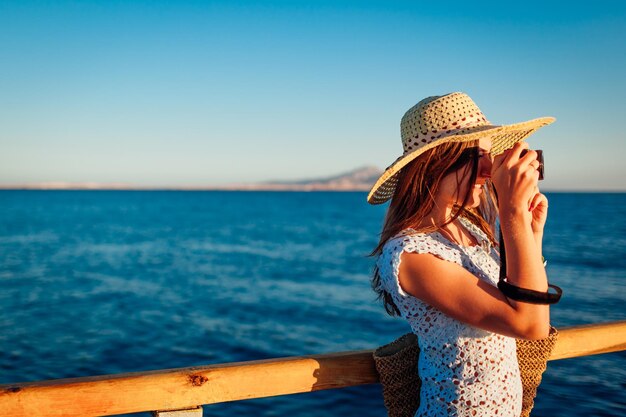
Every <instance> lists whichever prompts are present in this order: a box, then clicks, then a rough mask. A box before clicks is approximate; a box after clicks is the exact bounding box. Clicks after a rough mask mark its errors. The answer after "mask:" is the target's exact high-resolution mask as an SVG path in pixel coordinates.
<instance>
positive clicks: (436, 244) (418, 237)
mask: <svg viewBox="0 0 626 417" xmlns="http://www.w3.org/2000/svg"><path fill="white" fill-rule="evenodd" d="M403 252H411V253H430V254H432V255H435V256H437V257H438V258H440V259H443V260H445V261H449V262H454V263H456V264H459V265H462V260H461V254H460V253H459V251H458V250H456V249H455V248H453V247H451V246H449V244H448V243H447V242H445V241H444V239H442V238H441V236H440V235H439V234H438V233H432V234H428V235H427V234H423V233H417V234H406V235H404V236H400V237H397V238H394V239H390V240H389V242H387V244H385V246H384V248H383V253H382V254H381V257H380V258H379V261H378V268H379V272H380V275H381V284H382V285H383V286H384V289H385V290H387V291H388V292H390V293H391V294H398V295H399V296H401V297H403V298H404V297H408V296H410V294H408V293H407V292H406V291H404V289H403V288H402V287H401V286H400V281H399V280H398V273H399V270H400V262H401V255H402V253H403Z"/></svg>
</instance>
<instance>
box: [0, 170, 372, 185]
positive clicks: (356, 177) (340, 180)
mask: <svg viewBox="0 0 626 417" xmlns="http://www.w3.org/2000/svg"><path fill="white" fill-rule="evenodd" d="M381 174H382V171H381V170H380V169H378V168H376V167H373V166H366V167H362V168H358V169H355V170H353V171H350V172H346V173H343V174H339V175H335V176H332V177H325V178H316V179H307V180H295V181H267V182H256V183H240V184H229V185H217V186H211V185H207V186H175V187H172V186H137V185H133V184H125V183H95V182H82V183H78V182H76V183H71V182H42V183H36V184H32V183H31V184H11V185H0V189H33V190H276V191H325V190H328V191H369V190H370V188H372V185H374V182H376V180H377V179H378V177H379V176H380V175H381Z"/></svg>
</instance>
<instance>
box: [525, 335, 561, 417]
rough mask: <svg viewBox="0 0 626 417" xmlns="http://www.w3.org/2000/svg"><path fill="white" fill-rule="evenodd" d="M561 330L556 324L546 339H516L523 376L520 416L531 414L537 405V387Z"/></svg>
mask: <svg viewBox="0 0 626 417" xmlns="http://www.w3.org/2000/svg"><path fill="white" fill-rule="evenodd" d="M558 336H559V332H558V330H557V329H556V327H554V326H550V334H549V335H548V337H546V338H545V339H540V340H523V339H515V342H516V344H517V362H518V363H519V371H520V375H521V377H522V388H523V397H522V414H520V417H528V416H530V410H532V409H533V406H534V405H535V396H536V395H537V387H539V384H540V383H541V375H542V374H543V372H544V371H545V370H546V367H547V365H548V364H547V362H548V359H550V354H551V353H552V349H554V345H555V344H556V339H557V338H558Z"/></svg>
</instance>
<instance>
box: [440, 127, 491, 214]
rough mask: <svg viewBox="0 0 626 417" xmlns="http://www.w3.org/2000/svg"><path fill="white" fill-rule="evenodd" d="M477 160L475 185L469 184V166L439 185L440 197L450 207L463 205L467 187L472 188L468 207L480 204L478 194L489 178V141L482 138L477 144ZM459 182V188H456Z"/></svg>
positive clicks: (457, 171)
mask: <svg viewBox="0 0 626 417" xmlns="http://www.w3.org/2000/svg"><path fill="white" fill-rule="evenodd" d="M478 147H479V159H478V174H477V177H476V183H474V184H469V180H470V175H471V170H472V168H471V164H467V165H465V166H463V167H461V168H459V169H458V170H456V171H453V172H451V173H449V174H448V175H446V176H445V177H443V179H442V180H441V184H440V189H439V190H440V191H439V193H440V197H441V198H442V199H443V200H444V201H446V202H447V203H448V204H450V205H454V204H458V205H461V204H462V203H463V199H464V198H465V194H467V189H468V187H470V186H471V187H472V193H471V195H470V198H469V200H468V202H467V206H468V207H478V205H479V204H480V193H482V192H484V191H483V186H484V184H485V181H487V179H488V178H490V177H491V163H492V158H491V154H490V152H491V139H489V138H482V139H480V141H479V143H478ZM457 182H460V186H457Z"/></svg>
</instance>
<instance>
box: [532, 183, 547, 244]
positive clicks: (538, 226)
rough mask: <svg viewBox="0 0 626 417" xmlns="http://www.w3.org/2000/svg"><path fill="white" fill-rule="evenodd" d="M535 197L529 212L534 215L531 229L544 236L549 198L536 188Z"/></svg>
mask: <svg viewBox="0 0 626 417" xmlns="http://www.w3.org/2000/svg"><path fill="white" fill-rule="evenodd" d="M536 191H537V192H536V193H535V196H534V197H533V198H532V199H531V200H530V205H529V210H530V212H531V213H532V221H531V227H532V229H533V233H535V234H543V228H544V226H545V225H546V219H547V218H548V198H547V197H546V196H545V195H543V194H541V193H540V192H539V188H536Z"/></svg>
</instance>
